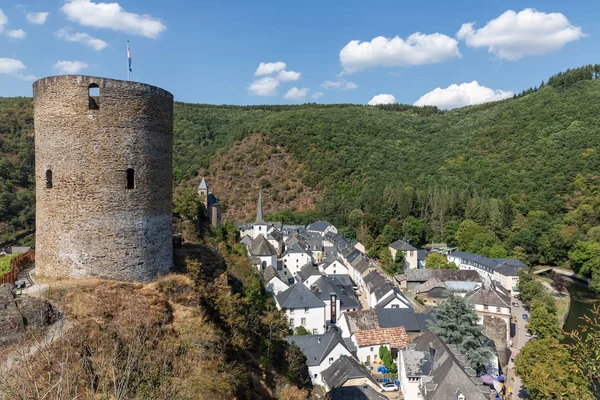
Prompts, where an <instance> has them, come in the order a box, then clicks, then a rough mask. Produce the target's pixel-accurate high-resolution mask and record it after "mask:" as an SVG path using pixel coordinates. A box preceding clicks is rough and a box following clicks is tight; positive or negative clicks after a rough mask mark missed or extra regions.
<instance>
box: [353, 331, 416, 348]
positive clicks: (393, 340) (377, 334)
mask: <svg viewBox="0 0 600 400" xmlns="http://www.w3.org/2000/svg"><path fill="white" fill-rule="evenodd" d="M354 337H355V338H356V343H358V346H359V347H364V346H373V345H382V344H389V345H390V347H394V348H405V347H406V343H408V336H407V335H406V329H404V327H403V326H400V327H398V328H380V329H369V330H364V331H357V332H355V333H354Z"/></svg>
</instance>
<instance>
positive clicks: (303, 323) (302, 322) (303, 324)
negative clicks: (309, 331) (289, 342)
mask: <svg viewBox="0 0 600 400" xmlns="http://www.w3.org/2000/svg"><path fill="white" fill-rule="evenodd" d="M300 325H302V326H306V318H301V319H300Z"/></svg>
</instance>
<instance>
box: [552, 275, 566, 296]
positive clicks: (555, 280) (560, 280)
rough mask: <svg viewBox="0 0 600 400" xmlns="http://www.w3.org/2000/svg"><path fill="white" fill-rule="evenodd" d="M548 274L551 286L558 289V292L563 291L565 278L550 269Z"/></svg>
mask: <svg viewBox="0 0 600 400" xmlns="http://www.w3.org/2000/svg"><path fill="white" fill-rule="evenodd" d="M548 276H549V277H550V279H552V286H553V287H554V289H556V291H558V292H559V293H562V292H564V291H565V289H566V285H565V278H564V277H563V276H562V275H561V274H558V273H556V272H554V270H552V271H550V274H549V275H548Z"/></svg>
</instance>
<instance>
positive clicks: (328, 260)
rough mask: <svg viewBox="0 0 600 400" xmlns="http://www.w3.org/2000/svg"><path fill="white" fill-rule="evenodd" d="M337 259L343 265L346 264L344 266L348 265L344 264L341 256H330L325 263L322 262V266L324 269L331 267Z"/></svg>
mask: <svg viewBox="0 0 600 400" xmlns="http://www.w3.org/2000/svg"><path fill="white" fill-rule="evenodd" d="M336 261H337V262H338V263H340V264H341V265H343V266H344V268H345V267H346V265H345V264H344V262H343V261H342V260H341V259H340V258H339V257H328V258H327V259H326V260H325V261H324V262H323V264H321V267H323V269H326V268H329V266H330V265H331V264H333V263H334V262H336Z"/></svg>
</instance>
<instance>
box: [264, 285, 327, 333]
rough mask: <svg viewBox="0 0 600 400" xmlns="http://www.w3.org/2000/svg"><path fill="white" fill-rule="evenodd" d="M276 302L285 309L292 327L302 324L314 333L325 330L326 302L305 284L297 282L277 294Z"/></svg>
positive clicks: (280, 308)
mask: <svg viewBox="0 0 600 400" xmlns="http://www.w3.org/2000/svg"><path fill="white" fill-rule="evenodd" d="M275 303H276V305H277V308H278V309H279V310H284V311H285V316H286V317H287V319H288V324H289V327H290V329H292V330H293V329H295V328H297V327H299V326H302V327H303V328H305V329H306V330H308V331H309V332H312V334H313V335H316V334H319V333H324V332H325V330H326V326H325V303H323V301H322V300H321V299H320V298H319V297H317V296H316V295H315V294H314V293H313V292H312V291H311V290H310V289H309V288H307V287H306V286H304V285H303V284H301V283H296V284H295V285H292V286H290V287H289V288H288V289H286V290H284V291H283V292H281V293H279V294H278V295H276V296H275Z"/></svg>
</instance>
